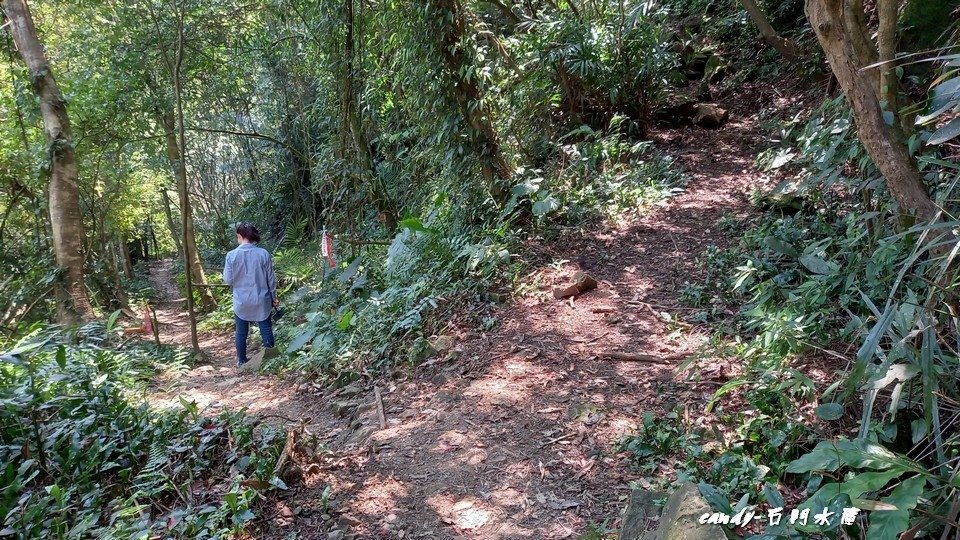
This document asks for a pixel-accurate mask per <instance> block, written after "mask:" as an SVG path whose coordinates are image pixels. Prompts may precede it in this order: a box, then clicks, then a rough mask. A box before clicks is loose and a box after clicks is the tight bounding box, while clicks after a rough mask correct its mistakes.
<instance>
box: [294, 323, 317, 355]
mask: <svg viewBox="0 0 960 540" xmlns="http://www.w3.org/2000/svg"><path fill="white" fill-rule="evenodd" d="M315 335H317V328H316V327H315V326H310V327H307V328H305V329H304V330H303V331H302V332H300V333H299V334H297V337H295V338H293V341H291V342H290V345H288V346H287V353H292V352H296V351H299V350H300V348H301V347H303V346H304V345H306V344H307V342H308V341H310V340H311V339H313V336H315Z"/></svg>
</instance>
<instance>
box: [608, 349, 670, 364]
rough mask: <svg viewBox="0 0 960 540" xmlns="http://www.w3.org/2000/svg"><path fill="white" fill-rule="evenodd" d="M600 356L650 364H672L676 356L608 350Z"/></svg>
mask: <svg viewBox="0 0 960 540" xmlns="http://www.w3.org/2000/svg"><path fill="white" fill-rule="evenodd" d="M597 357H598V358H612V359H614V360H622V361H624V362H647V363H650V364H672V363H673V360H675V358H674V356H656V355H653V354H644V353H625V352H606V353H600V354H599V355H597Z"/></svg>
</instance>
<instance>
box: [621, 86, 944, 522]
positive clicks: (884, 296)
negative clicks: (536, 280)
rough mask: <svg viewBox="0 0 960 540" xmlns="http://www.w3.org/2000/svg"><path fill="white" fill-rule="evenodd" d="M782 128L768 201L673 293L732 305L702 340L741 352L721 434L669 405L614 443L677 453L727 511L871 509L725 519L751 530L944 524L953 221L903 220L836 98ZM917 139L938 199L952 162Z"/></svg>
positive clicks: (660, 455) (763, 197)
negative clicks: (848, 514) (775, 521)
mask: <svg viewBox="0 0 960 540" xmlns="http://www.w3.org/2000/svg"><path fill="white" fill-rule="evenodd" d="M774 125H776V124H775V123H774V122H771V123H770V126H771V127H773V126H774ZM776 127H777V128H778V129H779V130H780V132H779V135H780V137H779V139H780V141H781V143H780V145H779V146H777V147H773V148H771V149H770V150H768V151H766V152H764V153H762V154H761V155H760V156H759V158H758V166H759V167H761V168H764V169H765V170H767V171H771V172H772V173H773V174H779V175H780V178H781V179H782V181H781V183H780V184H779V186H778V187H777V188H776V189H775V190H773V191H772V192H767V193H757V194H756V196H755V197H754V204H755V205H756V206H757V207H758V208H760V209H763V210H765V211H766V212H765V213H764V215H763V216H762V217H759V218H751V219H750V220H749V221H747V222H745V223H742V224H740V226H741V227H743V229H744V231H745V232H744V234H743V240H742V241H741V243H740V245H739V246H737V247H736V248H734V249H732V250H729V251H726V252H720V251H717V250H707V252H706V253H705V256H704V257H703V259H702V260H701V261H700V264H701V266H702V267H703V270H704V273H705V274H706V275H708V276H711V278H710V279H707V280H706V281H704V282H702V283H699V284H697V285H695V286H694V285H688V287H686V288H685V289H684V290H683V291H682V294H681V300H682V301H684V302H685V303H686V304H687V305H689V306H694V307H703V308H704V311H701V312H699V313H697V314H696V315H695V316H694V318H699V319H700V320H707V319H711V320H712V319H716V320H717V322H721V321H722V319H723V316H722V314H723V311H724V308H726V307H728V306H733V307H735V306H738V305H739V306H741V307H740V309H739V313H738V315H737V317H736V318H735V320H733V321H730V322H732V323H733V324H732V326H731V325H729V323H728V324H727V325H726V326H723V325H720V326H719V327H718V328H719V329H718V334H717V336H716V339H715V340H714V341H713V343H714V350H713V354H716V355H719V356H727V357H735V358H740V359H743V361H744V362H745V363H744V366H743V368H742V374H741V375H739V376H737V377H734V378H732V379H730V380H728V381H727V382H726V383H724V384H723V385H722V386H721V387H720V388H719V389H718V390H716V392H715V393H714V397H713V399H712V401H711V402H710V404H709V405H708V407H707V412H708V413H712V415H713V416H712V418H715V419H716V420H718V421H719V422H720V425H722V426H724V429H722V430H718V429H716V428H714V429H712V430H711V429H707V428H693V427H691V426H687V425H683V424H681V423H678V420H677V418H678V416H677V413H676V412H674V413H670V414H668V415H667V416H666V417H665V418H663V419H661V420H653V419H652V418H650V417H648V420H647V421H645V422H644V425H643V426H642V427H641V428H640V430H639V431H638V433H637V434H635V435H632V436H629V437H627V438H625V439H624V440H623V442H622V447H621V448H622V450H624V451H626V452H627V453H628V455H630V456H632V459H633V460H634V461H635V463H636V464H637V466H638V467H641V468H642V467H643V466H644V465H643V464H644V463H649V461H647V460H650V459H651V458H653V459H661V460H662V459H669V460H671V461H672V462H674V463H675V466H676V468H677V470H678V476H679V477H680V478H692V479H694V480H696V481H699V482H700V491H701V493H702V494H703V495H704V496H705V497H706V498H707V500H708V501H709V502H710V503H711V505H712V506H713V507H714V509H715V510H716V511H720V512H726V513H728V514H729V515H731V516H732V515H735V514H737V513H738V512H741V511H742V510H749V509H752V508H755V506H757V505H759V506H760V507H761V510H760V511H763V509H764V508H778V507H779V508H782V507H784V506H786V507H788V508H789V507H791V506H793V507H795V508H797V509H798V510H800V511H803V510H805V509H806V510H810V511H811V515H813V513H816V512H819V511H821V510H822V509H824V508H827V509H829V510H830V511H834V512H837V514H836V515H838V516H839V515H840V513H841V512H842V509H843V508H846V507H854V506H855V507H857V508H859V509H861V510H866V511H870V518H869V521H866V520H865V518H864V517H863V516H862V515H861V516H860V517H858V518H853V519H851V523H850V524H849V526H847V525H844V526H841V525H840V521H839V520H833V521H832V522H830V523H829V524H825V523H821V524H816V523H814V522H813V521H812V520H811V521H810V522H808V523H807V524H803V525H801V524H800V523H799V522H798V523H796V524H788V523H787V522H786V521H784V523H783V524H782V525H781V526H777V527H764V528H763V530H762V532H761V533H757V531H756V530H754V529H753V528H751V527H747V526H746V525H744V528H737V530H738V531H739V532H741V533H743V534H744V535H746V536H750V535H751V534H754V536H752V538H757V539H761V538H762V539H768V538H769V539H772V538H800V537H807V536H809V535H820V536H821V537H825V538H841V537H845V535H851V534H866V536H867V538H895V537H897V535H899V534H900V533H901V532H903V531H905V530H907V529H908V528H911V527H912V528H913V529H912V530H914V531H915V532H919V531H925V532H928V533H933V534H939V532H938V531H939V530H941V529H942V528H943V523H944V522H943V521H942V519H940V518H937V517H935V516H947V515H951V514H950V505H951V504H952V503H951V500H952V497H953V495H952V494H953V493H955V490H956V489H958V488H960V485H958V484H957V482H956V474H955V470H956V465H955V463H956V460H957V458H958V454H957V451H958V444H960V439H958V435H957V431H956V426H955V422H956V419H957V416H956V411H957V409H956V403H958V402H960V392H958V387H957V385H956V376H955V373H956V364H957V358H958V357H957V352H956V351H957V348H956V329H955V326H954V324H955V323H954V322H953V321H955V319H953V318H952V317H953V315H952V311H951V310H952V308H951V307H950V306H951V305H952V300H951V298H952V296H953V292H952V287H953V285H946V287H947V288H944V287H945V286H944V285H943V283H944V282H943V281H942V279H943V276H945V275H947V273H948V272H949V271H950V270H949V268H950V266H951V265H952V264H953V263H952V262H951V261H952V260H953V257H954V253H953V252H951V251H950V249H951V248H952V246H953V244H952V243H951V242H952V241H951V240H945V239H943V238H942V237H940V233H939V231H942V230H943V229H944V228H954V227H956V226H957V222H955V221H947V222H945V223H944V224H943V225H939V226H930V225H927V224H917V225H913V226H910V225H909V224H908V225H907V226H904V224H903V222H902V221H901V220H900V219H898V217H897V214H896V211H895V208H891V204H890V202H889V199H888V196H887V195H886V191H885V187H884V185H883V184H882V182H881V181H880V180H881V178H880V175H879V173H878V171H877V169H876V168H875V166H874V165H873V162H872V161H871V160H870V158H869V156H868V155H867V154H866V152H865V150H864V148H863V146H862V145H861V144H860V142H859V140H858V139H857V136H856V131H855V129H854V126H853V124H852V122H851V119H850V113H849V110H848V109H846V108H845V106H844V103H843V102H842V100H841V98H837V99H831V100H827V101H826V102H825V103H824V104H823V105H822V106H820V107H819V108H816V109H814V110H812V111H810V112H809V113H807V115H806V116H804V115H801V114H798V115H797V116H795V117H793V118H790V119H786V120H785V121H783V122H782V123H781V124H779V125H776ZM929 136H930V134H929V132H928V133H926V134H924V133H923V132H921V133H919V134H917V135H915V136H914V138H913V139H911V141H910V143H909V145H910V149H911V151H912V152H913V153H914V154H915V159H916V160H917V161H918V162H919V163H920V164H921V168H922V170H923V171H924V174H925V175H926V176H925V180H926V182H927V184H928V185H929V186H930V188H931V191H932V192H933V193H934V194H935V197H936V200H937V201H938V203H939V204H940V205H941V206H942V207H943V208H946V209H950V208H953V207H954V205H955V195H956V193H955V187H956V180H957V178H958V177H957V174H956V171H957V169H958V166H957V165H956V164H955V163H953V162H952V161H949V160H945V159H943V158H942V148H941V147H939V146H936V145H924V144H923V142H922V141H923V139H925V138H927V137H929ZM724 269H725V270H724ZM718 270H720V272H718ZM711 304H714V305H713V307H712V308H711V307H710V306H711ZM851 343H855V344H859V346H857V347H850V346H846V345H844V344H851ZM690 364H692V365H691V366H690V367H688V371H687V373H688V375H689V376H690V377H693V378H696V373H697V370H696V369H693V367H692V366H695V365H696V364H695V363H692V362H691V363H690ZM685 367H687V366H685ZM728 401H729V402H730V406H727V405H726V403H727V402H728ZM744 404H745V405H746V406H745V407H744ZM785 500H786V501H787V502H786V503H785V502H784V501H785ZM728 501H739V502H738V503H736V504H731V503H730V502H728ZM735 525H741V524H740V523H736V524H735ZM859 528H862V530H863V533H855V532H854V531H856V530H858V529H859Z"/></svg>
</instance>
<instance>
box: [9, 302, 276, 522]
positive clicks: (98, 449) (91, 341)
mask: <svg viewBox="0 0 960 540" xmlns="http://www.w3.org/2000/svg"><path fill="white" fill-rule="evenodd" d="M113 320H115V317H114V318H113V319H112V320H111V321H110V322H108V324H107V325H106V327H104V325H103V324H98V323H91V324H88V325H86V326H84V327H81V328H80V329H79V330H78V331H77V333H76V334H74V335H67V334H64V333H61V332H57V331H53V330H44V329H39V328H38V329H35V330H33V331H30V332H28V333H27V334H26V335H25V336H24V337H23V338H21V339H20V340H18V341H17V342H15V343H12V342H6V343H4V344H3V345H2V347H3V351H4V352H3V353H2V354H0V462H2V463H3V469H2V473H0V474H2V476H3V479H2V484H3V486H4V488H3V491H2V493H0V536H4V537H17V538H117V539H120V538H123V539H128V538H155V537H164V538H169V537H177V538H222V537H224V536H226V535H229V534H232V533H236V532H239V531H240V530H242V529H243V528H244V526H245V525H246V524H247V523H248V522H250V521H251V520H252V519H253V518H254V517H255V515H254V512H253V509H254V508H255V506H256V504H257V503H258V501H259V500H261V498H262V495H261V494H260V491H258V490H257V489H255V488H256V487H259V488H260V489H261V490H262V491H263V492H267V491H269V490H270V489H275V488H277V489H284V488H285V485H284V484H283V482H282V481H281V480H280V479H279V478H278V477H277V476H276V472H275V471H274V467H275V465H276V463H277V459H278V456H279V454H280V451H281V449H282V448H283V444H284V440H285V438H284V437H283V436H282V435H283V434H282V433H279V434H278V433H277V432H276V431H275V430H274V429H272V428H270V427H269V426H264V425H257V424H255V423H251V422H250V421H248V420H247V419H245V417H244V414H243V413H242V412H230V413H223V414H221V415H220V416H216V417H209V416H206V415H203V414H201V413H200V412H199V411H198V409H197V406H196V405H195V404H192V403H185V402H184V403H182V404H181V405H178V406H176V407H174V408H170V409H161V410H157V409H152V408H151V407H150V406H149V405H148V404H147V403H146V402H145V401H144V392H145V390H146V388H147V385H148V384H149V381H150V380H151V378H153V377H154V376H155V375H156V374H158V373H160V374H163V373H167V374H170V373H176V372H177V371H178V370H181V369H183V368H184V365H185V364H184V362H185V361H186V357H185V356H184V355H183V354H180V353H178V352H176V351H175V350H173V349H162V348H156V347H154V346H151V345H140V344H135V345H123V344H121V343H119V341H118V339H117V337H116V334H115V331H114V330H115V329H114V328H112V322H113Z"/></svg>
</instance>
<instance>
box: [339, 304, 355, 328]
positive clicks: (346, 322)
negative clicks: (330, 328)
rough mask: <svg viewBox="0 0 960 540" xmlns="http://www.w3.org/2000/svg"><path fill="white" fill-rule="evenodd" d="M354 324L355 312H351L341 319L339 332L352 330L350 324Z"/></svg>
mask: <svg viewBox="0 0 960 540" xmlns="http://www.w3.org/2000/svg"><path fill="white" fill-rule="evenodd" d="M351 322H353V310H352V309H351V310H349V311H347V312H346V313H344V314H343V316H341V317H340V320H338V321H337V330H341V331H343V330H347V329H348V328H350V323H351Z"/></svg>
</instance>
